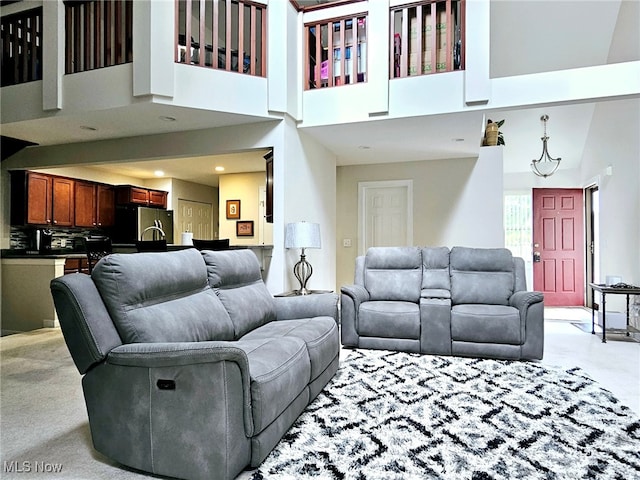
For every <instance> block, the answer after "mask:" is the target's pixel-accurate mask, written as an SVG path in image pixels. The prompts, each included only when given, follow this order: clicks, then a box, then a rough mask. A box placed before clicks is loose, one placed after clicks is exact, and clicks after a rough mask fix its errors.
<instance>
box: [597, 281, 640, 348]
mask: <svg viewBox="0 0 640 480" xmlns="http://www.w3.org/2000/svg"><path fill="white" fill-rule="evenodd" d="M589 286H590V287H591V333H592V334H593V335H595V333H596V327H595V308H594V306H595V294H596V293H595V292H596V291H598V292H600V293H601V294H602V343H606V342H607V320H606V316H607V315H606V296H607V295H608V294H613V295H626V296H627V329H626V333H627V337H628V336H629V328H633V327H630V325H629V297H630V296H631V295H640V287H628V288H625V287H609V286H607V285H601V284H599V283H589Z"/></svg>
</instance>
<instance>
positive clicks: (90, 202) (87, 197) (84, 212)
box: [75, 181, 115, 227]
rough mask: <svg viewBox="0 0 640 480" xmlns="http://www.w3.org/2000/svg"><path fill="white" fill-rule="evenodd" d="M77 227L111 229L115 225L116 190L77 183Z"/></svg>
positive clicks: (93, 184)
mask: <svg viewBox="0 0 640 480" xmlns="http://www.w3.org/2000/svg"><path fill="white" fill-rule="evenodd" d="M75 203H76V210H75V225H76V226H77V227H110V226H113V225H114V223H115V190H114V188H113V187H112V186H111V185H103V184H97V183H92V182H81V181H76V186H75Z"/></svg>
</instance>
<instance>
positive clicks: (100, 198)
mask: <svg viewBox="0 0 640 480" xmlns="http://www.w3.org/2000/svg"><path fill="white" fill-rule="evenodd" d="M96 201H97V205H96V212H97V220H98V226H99V227H112V226H113V225H115V223H116V191H115V189H114V188H113V187H112V186H111V185H100V184H98V185H97V186H96Z"/></svg>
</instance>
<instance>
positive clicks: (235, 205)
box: [227, 200, 240, 220]
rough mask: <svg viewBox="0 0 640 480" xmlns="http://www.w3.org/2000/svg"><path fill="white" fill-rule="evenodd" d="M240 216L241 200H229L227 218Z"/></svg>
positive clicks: (232, 218) (231, 218)
mask: <svg viewBox="0 0 640 480" xmlns="http://www.w3.org/2000/svg"><path fill="white" fill-rule="evenodd" d="M239 218H240V200H227V220H234V219H235V220H237V219H239Z"/></svg>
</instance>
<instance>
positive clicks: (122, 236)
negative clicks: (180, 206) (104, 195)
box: [113, 206, 173, 244]
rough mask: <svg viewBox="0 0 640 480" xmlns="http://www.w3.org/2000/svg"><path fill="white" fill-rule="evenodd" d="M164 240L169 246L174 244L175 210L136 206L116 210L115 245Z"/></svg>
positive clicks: (120, 207) (121, 207)
mask: <svg viewBox="0 0 640 480" xmlns="http://www.w3.org/2000/svg"><path fill="white" fill-rule="evenodd" d="M163 234H164V236H163ZM143 235H144V238H143ZM163 238H164V239H166V240H167V244H172V243H173V210H164V209H162V208H149V207H135V206H119V207H117V208H116V225H115V229H114V233H113V241H114V242H115V243H127V244H131V243H135V242H136V241H138V240H162V239H163Z"/></svg>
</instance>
